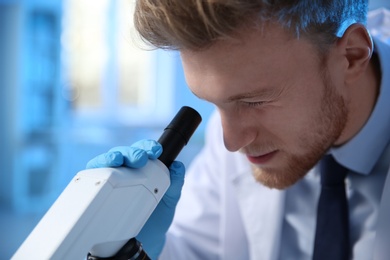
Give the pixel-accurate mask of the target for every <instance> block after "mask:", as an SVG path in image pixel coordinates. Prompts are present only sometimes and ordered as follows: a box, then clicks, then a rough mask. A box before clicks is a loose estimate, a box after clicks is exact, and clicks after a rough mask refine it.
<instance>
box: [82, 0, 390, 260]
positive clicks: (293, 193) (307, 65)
mask: <svg viewBox="0 0 390 260" xmlns="http://www.w3.org/2000/svg"><path fill="white" fill-rule="evenodd" d="M366 13H367V2H366V1H362V0H361V1H358V0H356V1H287V0H286V1H260V0H257V1H255V0H253V1H248V0H246V1H244V0H237V1H228V0H209V1H201V0H191V1H182V0H176V1H175V0H169V1H168V0H164V1H153V0H138V1H137V8H136V11H135V22H136V26H137V29H138V31H139V32H140V34H141V35H142V36H143V37H144V38H145V39H146V40H147V41H149V42H150V43H151V44H153V45H154V46H156V47H159V48H168V49H177V50H179V51H180V54H181V58H182V62H183V67H184V72H185V76H186V80H187V83H188V85H189V87H190V89H191V91H192V92H193V93H194V94H195V95H196V96H198V97H199V98H202V99H205V100H207V101H209V102H212V103H214V104H215V105H216V107H217V108H218V112H217V113H215V115H214V116H213V117H212V119H211V120H210V123H209V127H208V131H207V136H206V145H205V148H204V149H203V150H202V152H201V153H200V154H199V156H198V157H197V158H196V159H195V160H194V162H193V164H192V166H191V168H190V169H189V171H188V173H187V175H186V185H185V186H184V189H183V194H182V197H181V199H180V203H179V204H178V206H177V210H176V213H175V217H174V220H173V223H172V225H171V227H170V229H169V231H168V232H167V234H166V239H165V232H166V231H167V229H168V227H169V226H170V224H171V216H173V213H174V208H175V204H176V201H177V200H178V198H179V196H180V188H181V180H182V179H181V178H180V176H181V174H182V171H183V170H180V169H182V166H181V165H180V164H179V163H175V166H177V167H178V168H176V169H174V168H171V172H172V176H173V179H172V183H173V185H172V187H171V188H170V190H169V191H168V193H167V195H166V198H168V199H167V200H166V201H164V200H163V201H162V203H160V204H159V206H158V208H157V209H156V211H155V212H154V213H153V215H152V217H151V218H150V219H149V220H148V223H147V224H146V225H145V227H144V229H143V230H142V231H141V233H140V236H139V237H138V239H139V240H140V241H141V242H142V243H143V244H144V246H145V250H146V252H147V253H148V254H149V255H151V256H152V258H157V257H158V256H159V255H160V258H161V259H312V257H313V252H314V251H315V250H317V251H318V250H320V249H318V248H316V246H315V245H317V239H318V238H317V237H316V232H317V231H318V230H317V231H316V228H318V227H316V223H317V222H319V220H318V219H317V218H318V217H320V216H321V215H323V214H318V215H317V207H319V206H318V204H319V203H318V200H319V197H320V191H321V180H320V179H321V177H320V172H319V166H318V165H319V162H320V161H321V160H322V158H324V157H328V156H327V155H331V156H332V157H333V158H334V159H335V160H336V161H337V162H338V164H340V165H342V166H343V167H344V168H347V169H348V175H347V179H346V184H347V190H346V194H347V199H348V216H347V217H348V222H347V223H346V224H345V225H344V226H348V227H347V228H348V230H347V233H348V234H347V242H346V243H347V246H345V247H346V248H344V249H345V250H346V252H347V253H346V254H343V255H342V256H341V257H340V258H339V259H349V258H353V259H373V258H375V259H385V256H386V254H385V252H387V251H385V250H388V249H386V244H388V240H385V239H386V234H385V233H384V231H383V230H387V229H386V228H388V227H387V226H384V225H382V224H383V223H382V222H386V221H384V220H383V219H386V217H385V216H386V214H388V213H386V212H387V211H386V205H384V204H386V203H385V200H386V198H385V196H384V197H383V198H382V194H386V191H387V189H384V186H385V182H386V177H387V172H388V168H389V161H390V146H389V141H390V134H389V133H390V103H389V102H388V98H390V82H389V80H390V78H389V77H390V76H389V75H388V73H387V72H388V71H389V69H390V63H389V60H390V59H389V57H390V49H389V47H388V46H387V45H385V44H384V43H383V42H380V41H379V40H376V39H374V41H372V39H371V37H370V34H369V33H368V31H367V29H366V27H365V25H364V24H365V23H366ZM374 46H375V47H374ZM156 148H159V145H158V144H157V143H156V142H153V141H143V142H139V143H137V144H135V145H133V146H132V147H128V148H126V147H121V148H114V149H113V150H112V151H110V152H109V153H107V154H104V155H102V156H99V157H97V158H95V159H94V160H92V161H91V162H90V163H89V165H88V166H87V167H88V168H93V167H105V166H118V165H127V166H129V167H134V165H133V164H132V163H131V160H135V161H137V158H138V157H137V156H134V152H136V153H137V154H139V152H141V153H144V155H145V156H147V154H149V156H150V154H153V156H152V157H155V154H154V153H153V151H156ZM178 169H179V170H178ZM333 175H334V174H333ZM178 176H179V177H178ZM176 179H178V181H176ZM388 186H389V189H390V184H388ZM343 193H344V189H343ZM389 210H390V209H389ZM338 214H339V213H338V212H334V214H333V215H338ZM161 218H163V219H164V221H161ZM159 221H160V223H161V222H163V225H161V224H157V223H158V222H159ZM336 234H337V233H336ZM340 236H341V231H340ZM332 238H334V239H338V237H337V235H336V236H334V235H333V236H332ZM327 240H329V239H327ZM335 241H336V240H335ZM327 242H329V241H327ZM330 242H332V241H330ZM330 244H331V243H330ZM336 244H338V243H336V242H334V245H333V246H335V247H336V246H337V245H336ZM163 246H164V248H162V247H163ZM333 246H332V245H331V247H333ZM324 251H326V250H322V251H321V250H320V253H319V254H320V255H326V253H327V252H324ZM314 259H319V258H317V256H314ZM328 259H329V258H328ZM332 259H333V258H332Z"/></svg>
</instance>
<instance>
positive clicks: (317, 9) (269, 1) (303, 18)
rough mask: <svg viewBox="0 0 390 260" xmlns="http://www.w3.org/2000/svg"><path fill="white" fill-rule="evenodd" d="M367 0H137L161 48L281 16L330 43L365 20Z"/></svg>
mask: <svg viewBox="0 0 390 260" xmlns="http://www.w3.org/2000/svg"><path fill="white" fill-rule="evenodd" d="M367 2H368V1H367V0H137V3H136V8H135V13H134V23H135V27H136V29H137V31H138V32H139V34H140V35H141V37H142V38H143V39H144V40H145V41H146V42H149V43H150V44H152V45H153V46H155V47H157V48H163V49H179V50H180V49H190V50H200V49H204V48H207V47H209V46H211V45H212V44H213V43H215V41H217V40H220V39H226V38H232V37H233V35H235V32H237V30H239V29H240V28H243V27H244V26H254V27H256V26H257V27H258V26H259V25H261V24H264V23H265V22H278V23H280V24H281V25H282V26H283V27H284V28H286V29H287V30H288V31H290V32H291V33H293V34H294V36H296V37H301V36H303V37H307V38H309V39H310V40H312V41H313V43H314V44H316V45H318V47H319V48H320V49H326V47H327V46H329V45H330V44H332V43H333V42H334V41H335V40H336V39H337V37H340V36H341V35H342V34H343V33H344V31H345V29H346V28H347V27H348V26H349V25H351V24H352V23H356V22H358V23H363V24H365V22H366V14H367V6H368V3H367Z"/></svg>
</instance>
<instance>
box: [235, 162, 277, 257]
mask: <svg viewBox="0 0 390 260" xmlns="http://www.w3.org/2000/svg"><path fill="white" fill-rule="evenodd" d="M247 165H249V163H247ZM246 168H247V170H246V171H245V172H242V173H241V174H238V175H237V176H236V177H235V178H234V180H233V185H234V187H235V190H236V193H237V198H238V204H239V208H240V211H241V214H242V215H243V221H244V228H245V230H246V233H247V236H248V237H247V239H248V242H249V254H250V259H269V260H274V259H275V260H276V259H277V258H278V255H279V247H280V241H281V237H280V236H281V231H282V230H281V227H282V221H283V210H284V198H285V192H284V191H280V190H276V189H270V188H267V187H265V186H263V185H261V184H260V183H258V182H256V181H255V179H254V177H253V175H252V172H251V170H250V167H246Z"/></svg>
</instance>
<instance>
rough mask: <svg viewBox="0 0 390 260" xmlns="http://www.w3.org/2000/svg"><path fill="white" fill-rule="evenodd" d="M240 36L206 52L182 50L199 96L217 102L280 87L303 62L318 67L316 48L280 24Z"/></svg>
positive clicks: (189, 76) (191, 86)
mask: <svg viewBox="0 0 390 260" xmlns="http://www.w3.org/2000/svg"><path fill="white" fill-rule="evenodd" d="M237 36H238V37H235V38H234V39H230V40H223V41H218V42H216V43H215V44H214V45H212V46H211V47H209V48H208V49H205V50H201V51H191V50H182V51H181V57H182V62H183V68H184V73H185V76H186V80H187V83H188V85H189V87H190V89H191V90H192V91H193V92H194V93H195V95H197V96H199V97H200V98H203V99H206V100H209V101H211V102H213V103H216V102H219V101H221V100H223V99H228V98H229V97H230V96H231V95H240V94H241V93H245V92H253V91H258V90H259V88H269V87H272V85H280V84H282V81H283V80H287V79H288V78H292V77H295V76H296V75H294V74H297V70H298V69H299V67H300V66H302V64H301V63H302V62H305V63H306V65H307V64H308V63H312V64H311V65H310V66H309V67H308V68H310V67H313V66H316V65H315V63H316V61H317V58H318V57H317V52H316V51H315V48H314V46H312V44H311V43H309V42H308V41H307V40H305V39H297V38H294V37H293V36H292V35H291V33H289V32H287V31H286V30H284V29H283V28H281V27H280V26H278V25H276V24H268V25H265V26H263V27H261V28H257V30H254V29H252V30H250V29H244V30H242V31H240V32H238V33H237Z"/></svg>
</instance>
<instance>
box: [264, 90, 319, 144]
mask: <svg viewBox="0 0 390 260" xmlns="http://www.w3.org/2000/svg"><path fill="white" fill-rule="evenodd" d="M300 93H302V92H300ZM320 100H321V97H320V96H319V95H317V96H316V95H314V94H313V93H308V95H300V96H299V97H290V98H288V99H287V100H285V101H284V102H281V104H280V106H278V107H273V108H269V109H268V110H267V111H265V112H264V114H263V115H262V117H261V118H260V119H259V120H261V121H262V126H263V130H264V132H265V133H266V136H272V137H273V138H274V139H275V140H276V142H277V143H278V144H279V145H281V146H282V147H281V149H286V150H295V149H299V147H302V146H304V145H305V143H304V142H306V140H305V136H309V135H310V133H311V131H312V130H313V128H315V127H317V126H316V122H317V118H318V116H319V111H320V109H321V101H320ZM263 137H264V136H263Z"/></svg>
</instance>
